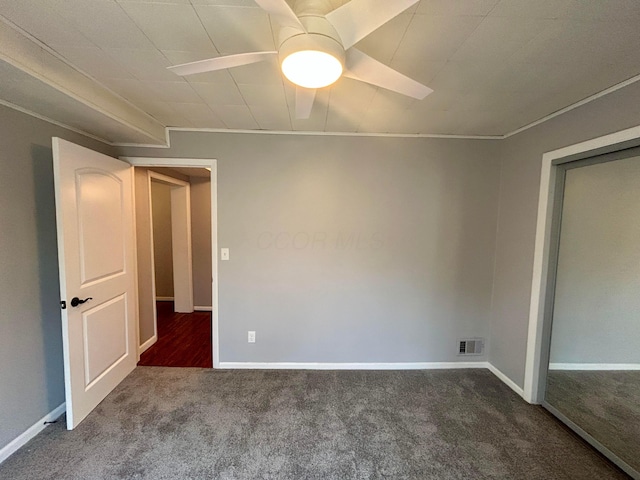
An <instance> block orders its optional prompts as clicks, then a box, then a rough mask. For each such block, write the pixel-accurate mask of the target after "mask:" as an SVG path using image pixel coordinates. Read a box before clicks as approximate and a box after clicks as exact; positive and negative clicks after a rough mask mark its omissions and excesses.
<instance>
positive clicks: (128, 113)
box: [0, 16, 166, 141]
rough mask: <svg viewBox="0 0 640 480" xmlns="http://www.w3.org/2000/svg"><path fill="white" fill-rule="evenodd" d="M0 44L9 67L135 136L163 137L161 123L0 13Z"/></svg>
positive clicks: (1, 51)
mask: <svg viewBox="0 0 640 480" xmlns="http://www.w3.org/2000/svg"><path fill="white" fill-rule="evenodd" d="M0 46H1V47H0V60H2V61H4V62H6V63H7V64H9V65H11V66H12V67H13V68H16V69H17V70H19V71H21V72H23V73H25V74H27V75H29V76H30V77H32V78H34V79H36V80H38V81H40V82H42V83H43V84H45V85H46V86H48V87H50V88H53V89H55V90H56V91H58V92H60V93H62V94H64V95H65V96H67V97H69V98H71V99H73V100H75V101H77V102H79V103H81V104H82V105H84V106H86V107H88V108H90V109H91V110H93V111H95V112H97V113H99V114H101V115H103V116H105V117H107V118H108V119H110V121H115V122H117V124H119V125H121V126H124V127H126V128H128V129H130V130H132V131H133V132H136V135H135V136H138V137H139V136H140V135H142V136H143V137H147V138H149V139H150V140H159V141H161V140H162V139H164V138H165V135H166V133H165V126H164V125H162V124H161V123H160V122H158V121H157V120H156V119H154V118H153V117H152V116H150V115H149V114H147V113H145V112H143V111H142V110H140V109H139V108H138V107H135V106H134V105H132V104H131V103H129V102H128V101H126V100H125V99H124V98H122V97H120V96H119V95H117V94H116V93H114V92H112V91H111V90H109V89H108V88H106V87H105V86H103V85H102V84H100V83H98V82H97V81H96V80H95V79H93V78H91V77H89V76H88V75H86V74H85V73H83V72H81V71H80V70H78V69H77V68H76V67H75V66H73V65H71V64H70V63H69V62H67V61H66V60H65V59H64V58H63V57H61V56H60V55H58V54H57V53H56V52H54V51H53V50H52V49H50V48H49V47H48V46H46V45H44V44H43V43H42V42H40V41H39V40H37V39H36V38H34V37H33V36H31V35H30V34H29V33H27V32H25V31H24V30H22V29H21V28H20V27H18V26H16V25H15V24H13V23H12V22H10V21H9V20H7V19H6V18H5V17H3V16H0ZM10 103H11V102H10ZM23 108H25V107H23ZM27 110H29V109H28V108H27ZM135 136H132V138H134V137H135Z"/></svg>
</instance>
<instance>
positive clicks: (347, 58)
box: [168, 0, 433, 119]
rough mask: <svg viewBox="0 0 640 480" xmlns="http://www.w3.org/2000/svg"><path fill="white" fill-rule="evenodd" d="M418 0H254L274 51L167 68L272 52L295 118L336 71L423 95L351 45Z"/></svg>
mask: <svg viewBox="0 0 640 480" xmlns="http://www.w3.org/2000/svg"><path fill="white" fill-rule="evenodd" d="M418 1H419V0H351V1H350V2H348V3H346V4H344V5H343V6H341V7H339V8H337V9H335V10H331V6H330V4H329V2H328V1H327V0H298V1H297V3H296V11H297V12H298V13H297V14H296V13H294V11H293V9H292V8H291V7H290V6H289V4H288V3H287V1H286V0H255V2H256V3H257V4H258V5H259V6H260V7H261V8H262V9H263V10H265V11H266V12H267V13H268V14H269V15H271V16H272V17H273V18H274V19H275V20H276V21H277V22H278V23H279V24H280V27H281V28H280V33H279V45H280V46H279V49H278V50H277V51H275V50H274V51H265V52H250V53H240V54H237V55H227V56H223V57H215V58H210V59H207V60H200V61H197V62H191V63H185V64H182V65H176V66H173V67H168V68H169V70H171V71H173V72H175V73H176V74H178V75H181V76H186V75H193V74H195V73H203V72H211V71H215V70H223V69H227V68H233V67H238V66H241V65H248V64H250V63H257V62H261V61H265V60H268V59H270V58H274V57H278V59H279V63H280V67H281V69H282V73H283V74H284V76H285V77H286V78H287V79H289V80H290V81H291V82H292V83H294V84H295V85H296V109H295V110H296V118H300V119H304V118H309V116H310V115H311V108H312V107H313V102H314V99H315V96H316V90H317V89H318V88H323V87H326V86H329V85H331V84H333V83H334V82H335V81H336V80H338V78H340V77H341V76H345V77H348V78H352V79H355V80H360V81H363V82H366V83H370V84H371V85H375V86H378V87H382V88H386V89H387V90H392V91H394V92H398V93H401V94H403V95H407V96H409V97H413V98H417V99H420V100H421V99H423V98H424V97H426V96H427V95H429V94H430V93H431V92H432V91H433V90H431V89H430V88H429V87H427V86H425V85H422V84H421V83H418V82H416V81H415V80H412V79H411V78H409V77H407V76H405V75H403V74H401V73H400V72H398V71H396V70H393V69H392V68H390V67H388V66H387V65H385V64H383V63H381V62H379V61H377V60H375V59H373V58H371V57H370V56H368V55H366V54H365V53H363V52H361V51H360V50H357V49H355V48H353V45H355V44H356V43H357V42H358V41H360V40H361V39H363V38H364V37H366V36H367V35H369V34H370V33H371V32H373V31H374V30H376V29H377V28H379V27H380V26H382V25H383V24H385V23H386V22H388V21H389V20H391V19H392V18H394V17H396V16H397V15H398V14H400V13H402V12H403V11H404V10H406V9H407V8H409V7H410V6H411V5H414V4H415V3H417V2H418Z"/></svg>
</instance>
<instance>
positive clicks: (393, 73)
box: [343, 48, 433, 100]
mask: <svg viewBox="0 0 640 480" xmlns="http://www.w3.org/2000/svg"><path fill="white" fill-rule="evenodd" d="M346 55H347V58H346V60H345V71H344V72H343V75H344V76H345V77H348V78H353V79H354V80H360V81H362V82H366V83H370V84H371V85H375V86H377V87H382V88H386V89H387V90H391V91H394V92H397V93H401V94H403V95H407V96H408V97H413V98H417V99H418V100H422V99H423V98H424V97H426V96H427V95H429V94H430V93H431V92H433V90H431V89H430V88H429V87H427V86H425V85H423V84H421V83H419V82H416V81H415V80H413V79H411V78H409V77H407V76H406V75H403V74H401V73H400V72H398V71H397V70H394V69H393V68H391V67H388V66H387V65H385V64H384V63H380V62H379V61H378V60H375V59H374V58H371V57H370V56H369V55H366V54H364V53H362V52H361V51H360V50H356V49H355V48H351V49H349V50H347V54H346Z"/></svg>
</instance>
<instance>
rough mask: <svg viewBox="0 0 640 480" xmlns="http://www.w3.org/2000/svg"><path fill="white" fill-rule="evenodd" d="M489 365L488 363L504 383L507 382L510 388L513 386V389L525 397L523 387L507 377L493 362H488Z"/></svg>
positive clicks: (492, 371) (490, 368)
mask: <svg viewBox="0 0 640 480" xmlns="http://www.w3.org/2000/svg"><path fill="white" fill-rule="evenodd" d="M487 365H488V367H487V368H489V370H490V371H491V373H493V374H494V375H495V376H496V377H498V378H499V379H500V380H502V383H504V384H506V385H507V386H508V387H509V388H511V390H513V391H514V392H516V393H517V394H518V395H520V396H521V397H522V398H524V390H523V389H522V387H519V386H518V384H517V383H516V382H514V381H513V380H511V379H510V378H509V377H507V376H506V375H505V374H504V373H502V372H501V371H500V370H498V369H497V368H496V367H494V366H493V365H492V364H491V363H488V362H487ZM525 400H526V399H525Z"/></svg>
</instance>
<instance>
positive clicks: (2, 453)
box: [0, 403, 66, 463]
mask: <svg viewBox="0 0 640 480" xmlns="http://www.w3.org/2000/svg"><path fill="white" fill-rule="evenodd" d="M65 411H66V406H65V404H64V403H63V404H62V405H60V406H59V407H57V408H55V409H54V410H53V411H51V412H49V413H47V414H46V415H45V416H44V417H42V418H41V419H40V420H38V421H37V422H36V423H34V424H33V425H32V426H31V427H29V428H28V429H27V430H26V431H24V432H23V433H21V434H20V435H19V436H18V437H17V438H15V439H14V440H12V441H11V442H9V443H8V444H7V445H5V446H4V447H2V448H1V449H0V463H2V462H4V461H5V460H6V459H7V458H9V457H10V456H11V455H13V454H14V453H15V452H17V451H18V450H19V449H20V448H21V447H23V446H24V445H25V444H26V443H27V442H28V441H29V440H31V439H32V438H33V437H35V436H36V435H38V434H39V433H40V432H41V431H42V430H44V429H45V428H46V426H47V425H45V422H52V421H54V420H56V419H57V418H58V417H60V415H62V414H63V413H64V412H65Z"/></svg>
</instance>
